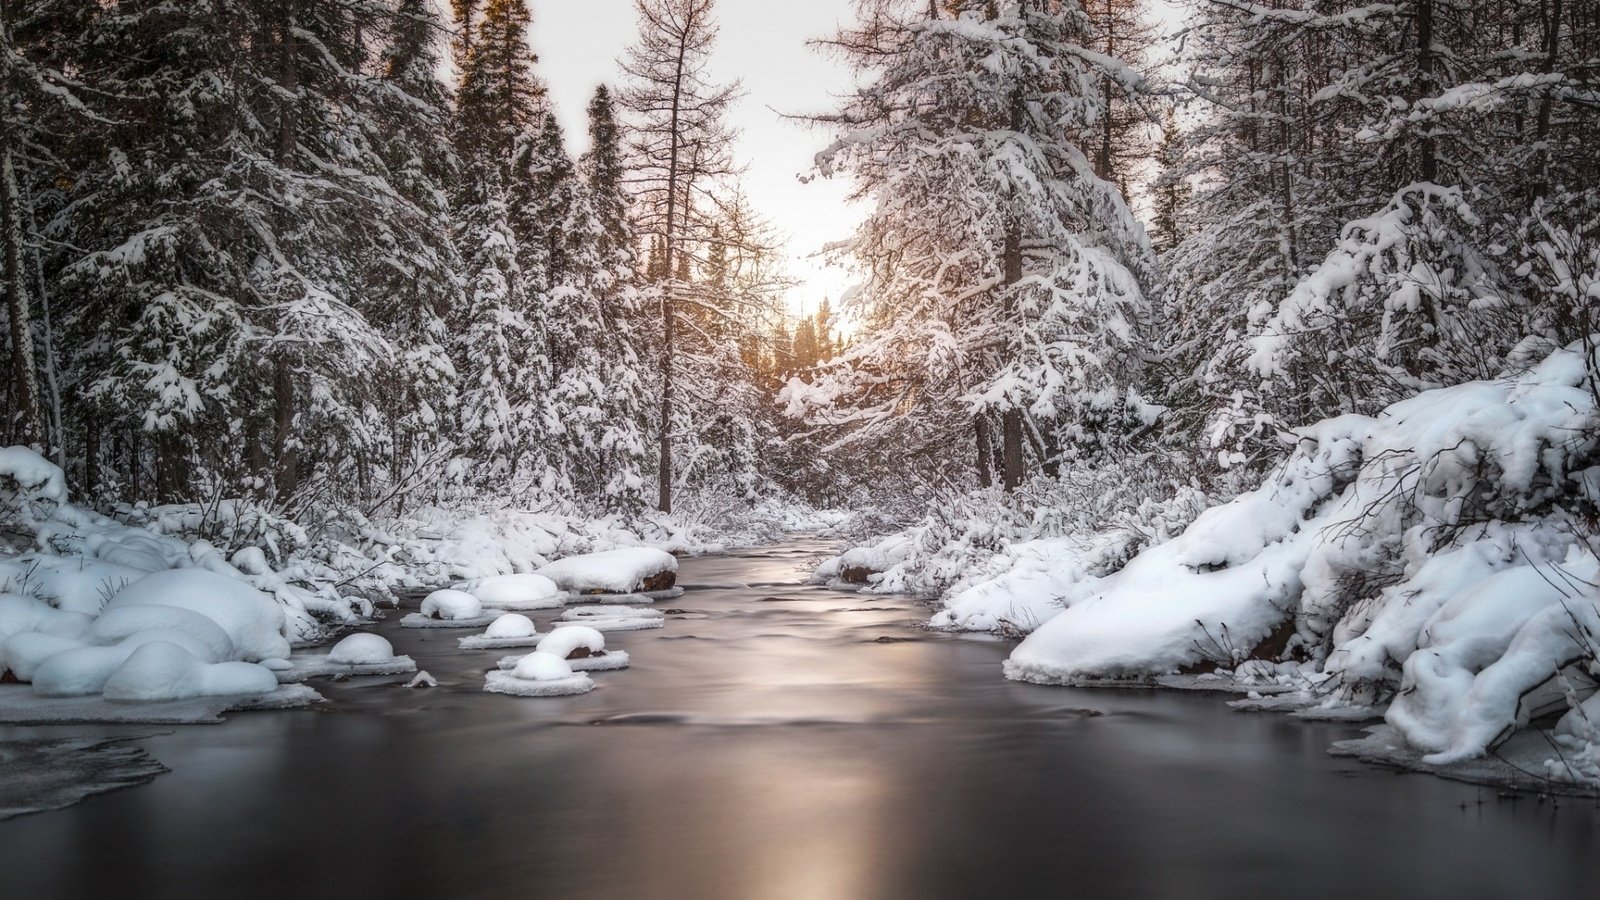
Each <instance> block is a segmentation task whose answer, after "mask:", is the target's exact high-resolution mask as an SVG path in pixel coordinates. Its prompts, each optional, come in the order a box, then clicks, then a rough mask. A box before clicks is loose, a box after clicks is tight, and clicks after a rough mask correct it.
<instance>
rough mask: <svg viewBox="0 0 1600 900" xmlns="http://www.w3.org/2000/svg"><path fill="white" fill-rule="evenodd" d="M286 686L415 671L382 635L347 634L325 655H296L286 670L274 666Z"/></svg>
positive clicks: (414, 664) (275, 671)
mask: <svg viewBox="0 0 1600 900" xmlns="http://www.w3.org/2000/svg"><path fill="white" fill-rule="evenodd" d="M272 668H273V669H274V674H275V675H276V677H277V679H278V680H279V681H281V682H283V683H285V684H290V683H294V682H298V681H305V680H306V679H308V678H321V677H327V676H329V675H404V674H407V673H410V672H415V671H416V670H417V664H416V661H415V660H413V659H412V658H411V657H409V656H397V655H395V652H394V645H393V644H390V643H389V640H388V639H387V638H385V637H383V636H382V635H377V634H370V633H367V632H357V633H355V634H351V635H346V636H345V637H344V638H343V639H341V640H340V641H339V643H337V644H334V645H333V648H332V649H330V650H329V651H328V652H327V653H296V654H295V655H294V656H291V657H289V659H288V665H287V666H286V667H279V666H273V667H272Z"/></svg>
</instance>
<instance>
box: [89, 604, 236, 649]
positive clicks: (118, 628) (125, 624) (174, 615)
mask: <svg viewBox="0 0 1600 900" xmlns="http://www.w3.org/2000/svg"><path fill="white" fill-rule="evenodd" d="M147 631H162V632H169V631H181V632H183V633H184V634H186V635H188V636H189V637H190V638H192V639H194V640H195V641H198V642H199V643H201V644H203V645H205V647H206V648H207V652H206V654H204V656H205V657H207V658H209V660H210V661H211V662H222V661H223V660H229V659H234V658H235V653H236V651H235V650H234V646H233V638H231V637H229V636H228V632H227V631H225V630H223V627H222V626H221V625H219V624H217V622H216V620H214V619H212V618H211V617H210V616H207V615H204V614H202V613H198V612H195V611H194V610H192V609H185V608H183V607H179V606H155V605H152V604H144V603H130V604H127V605H125V606H117V607H114V608H111V609H108V610H106V612H105V614H104V615H102V616H101V617H100V618H98V619H96V620H94V624H93V625H90V626H89V628H88V630H87V631H85V632H84V634H83V637H84V639H85V640H87V641H89V642H90V643H94V644H115V643H120V642H121V641H123V640H126V639H127V638H129V637H132V636H133V635H136V634H139V633H140V632H147ZM196 655H201V654H196Z"/></svg>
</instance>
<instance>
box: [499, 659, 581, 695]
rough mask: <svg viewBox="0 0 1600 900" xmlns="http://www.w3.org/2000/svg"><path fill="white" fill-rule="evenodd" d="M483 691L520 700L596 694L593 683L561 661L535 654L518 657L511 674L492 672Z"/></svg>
mask: <svg viewBox="0 0 1600 900" xmlns="http://www.w3.org/2000/svg"><path fill="white" fill-rule="evenodd" d="M483 689H484V690H486V691H489V692H491V693H495V694H512V695H514V696H519V697H563V696H569V695H572V694H585V693H588V692H589V691H592V690H594V681H593V680H591V679H590V678H589V676H588V675H584V674H582V673H579V672H574V671H573V670H572V667H571V666H570V665H568V664H567V661H566V660H564V659H562V658H561V657H559V656H556V655H555V654H551V653H539V652H537V651H536V652H533V653H529V654H528V655H526V656H523V657H519V658H518V660H517V664H516V666H515V667H514V668H512V669H511V670H510V671H500V670H497V671H493V672H490V673H489V674H488V676H486V678H485V680H484V685H483Z"/></svg>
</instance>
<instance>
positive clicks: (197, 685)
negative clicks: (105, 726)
mask: <svg viewBox="0 0 1600 900" xmlns="http://www.w3.org/2000/svg"><path fill="white" fill-rule="evenodd" d="M277 689H278V679H277V678H276V677H275V676H274V675H273V674H272V672H271V670H269V669H267V668H265V667H263V666H258V665H255V664H254V663H247V662H222V663H206V662H203V661H201V660H199V659H197V658H195V657H194V655H193V654H191V653H189V652H188V651H187V650H185V649H183V648H182V647H180V646H178V645H177V644H171V643H167V642H165V641H153V642H151V643H148V644H144V645H142V646H140V647H139V648H138V649H137V650H135V651H133V653H132V654H131V655H130V656H129V657H128V659H127V660H126V661H125V662H123V663H122V665H120V666H118V667H117V669H116V670H115V671H113V672H112V673H111V676H110V677H109V678H108V679H106V683H105V690H104V694H105V698H106V699H107V700H113V701H123V702H150V701H162V700H184V699H188V698H190V697H208V696H212V697H214V696H230V695H254V694H270V693H272V692H273V691H276V690H277Z"/></svg>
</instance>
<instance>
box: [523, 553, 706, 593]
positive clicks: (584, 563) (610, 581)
mask: <svg viewBox="0 0 1600 900" xmlns="http://www.w3.org/2000/svg"><path fill="white" fill-rule="evenodd" d="M677 573H678V560H677V558H676V557H674V556H673V555H672V554H670V553H667V552H665V551H662V550H656V549H653V548H650V547H626V548H623V549H619V550H605V551H602V552H599V553H586V554H584V555H582V556H569V557H567V558H566V559H560V560H557V561H555V562H553V563H550V564H549V565H547V566H544V567H543V568H541V569H539V572H538V574H540V575H542V576H544V577H545V578H548V579H550V580H551V581H553V582H555V583H556V584H557V585H559V586H560V587H561V589H562V590H565V591H571V592H572V593H575V594H631V593H644V592H650V591H665V590H669V589H671V588H672V587H673V585H674V584H675V582H676V581H677Z"/></svg>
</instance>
